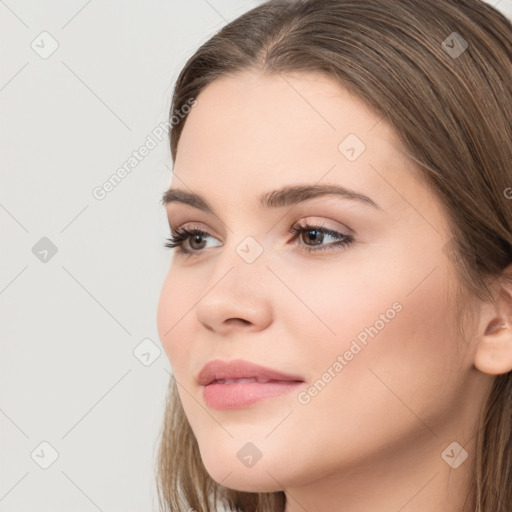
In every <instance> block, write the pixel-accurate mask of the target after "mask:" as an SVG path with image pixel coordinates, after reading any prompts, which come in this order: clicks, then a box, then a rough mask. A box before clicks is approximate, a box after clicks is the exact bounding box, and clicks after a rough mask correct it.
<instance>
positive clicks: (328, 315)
mask: <svg viewBox="0 0 512 512" xmlns="http://www.w3.org/2000/svg"><path fill="white" fill-rule="evenodd" d="M171 116H173V119H174V118H175V119H176V122H172V123H171V125H172V126H171V130H170V143H171V152H172V158H173V163H174V174H173V180H172V186H171V187H170V189H169V190H168V191H166V192H165V194H164V198H163V199H164V204H165V208H166V211H167V215H168V218H169V226H170V229H171V238H170V240H169V243H168V244H167V245H168V246H169V247H171V248H173V253H172V254H173V257H172V264H171V266H170V269H169V273H168V275H167V277H166V279H165V283H164V285H163V288H162V292H161V296H160V302H159V308H158V318H157V321H158V330H159V335H160V338H161V341H162V344H163V346H164V348H165V350H166V353H167V356H168V357H169V360H170V362H171V365H172V368H173V377H172V378H171V381H170V390H169V400H168V405H167V410H166V414H165V423H164V426H163V431H162V439H161V445H160V453H159V459H158V482H159V493H160V501H161V505H162V509H164V510H172V511H186V510H196V511H198V512H207V511H217V510H223V509H225V510H230V511H235V510H236V511H243V512H249V511H251V512H253V511H254V512H256V511H258V512H263V511H268V512H277V511H280V512H281V511H285V512H299V511H307V512H319V511H321V512H335V511H336V512H338V511H340V512H370V511H372V512H374V511H376V510H379V511H397V512H398V511H402V512H407V511H414V512H433V511H436V512H510V511H511V510H512V428H511V424H512V278H511V275H512V201H511V198H512V25H511V23H510V22H509V21H508V20H507V19H506V18H505V17H504V16H503V15H502V14H500V13H499V12H498V11H497V10H495V9H494V8H493V7H491V6H489V5H488V4H486V3H483V2H481V1H479V0H431V1H428V2H427V1H424V0H357V1H355V0H293V1H291V0H270V1H268V2H266V3H263V4H262V5H260V6H258V7H257V8H255V9H253V10H251V11H249V12H247V13H246V14H244V15H242V16H241V17H239V18H238V19H236V20H234V21H233V22H231V23H229V24H228V25H227V26H226V27H224V28H223V29H222V30H220V31H219V32H218V33H217V34H215V35H214V36H213V37H212V38H211V39H210V40H209V41H207V42H206V43H205V44H204V45H202V46H201V48H199V50H198V51H197V52H196V53H195V54H194V55H193V56H192V57H191V58H190V59H189V61H188V62H187V63H186V65H185V67H184V69H183V70H182V72H181V74H180V76H179V78H178V80H177V83H176V86H175V90H174V95H173V101H172V107H171ZM223 507H224V508H223Z"/></svg>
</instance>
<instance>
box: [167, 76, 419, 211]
mask: <svg viewBox="0 0 512 512" xmlns="http://www.w3.org/2000/svg"><path fill="white" fill-rule="evenodd" d="M196 99H197V102H198V103H197V105H196V107H194V108H193V109H192V110H191V112H190V113H189V115H188V117H187V120H186V123H185V126H184V128H183V132H182V134H181V138H180V142H179V145H178V151H177V156H176V162H175V172H176V174H177V175H178V176H179V177H180V178H181V179H183V181H184V183H185V184H186V185H187V186H188V187H191V188H193V189H196V190H200V191H201V192H202V193H203V194H206V195H208V196H210V197H215V196H216V195H218V196H219V197H218V199H220V198H221V197H222V196H225V195H226V194H229V193H233V194H247V193H248V192H250V193H251V195H252V196H256V195H259V194H258V191H261V192H263V191H266V190H269V189H275V188H279V187H281V186H283V185H286V184H288V183H297V182H304V183H317V182H319V181H321V180H322V179H325V180H327V181H329V182H331V183H332V182H336V183H339V184H340V185H343V186H346V187H350V188H353V189H356V190H361V189H362V190H364V191H365V192H367V193H368V194H370V195H371V194H374V195H375V196H376V197H379V198H381V203H383V204H386V203H389V201H391V200H392V199H393V198H392V195H393V193H395V194H396V192H393V191H392V187H391V188H390V186H389V184H388V185H386V184H385V181H386V179H388V178H389V179H391V182H393V181H394V182H395V183H396V184H400V185H401V186H402V187H408V186H409V188H410V186H412V185H413V183H408V182H410V181H411V180H413V179H414V176H413V172H414V171H413V169H412V167H413V166H412V163H411V162H410V161H409V159H408V158H406V156H405V154H404V153H403V151H402V145H401V142H400V140H399V138H398V137H397V135H396V133H395V132H394V130H393V129H392V128H391V127H390V125H389V124H388V123H387V122H386V121H385V120H384V119H382V118H381V116H380V115H379V114H377V113H375V112H373V111H372V110H371V109H370V108H369V107H367V106H366V104H365V103H364V102H363V101H362V100H360V99H359V98H358V97H357V96H355V95H353V94H351V93H350V92H349V91H348V90H346V89H344V88H343V87H341V86H340V84H338V83H337V82H335V81H334V80H333V79H331V78H329V77H326V76H324V75H321V74H315V73H309V74H304V73H301V74H293V75H291V74H286V75H262V74H259V73H255V72H244V73H239V74H237V75H234V76H226V77H222V78H220V79H217V80H215V81H214V82H213V83H211V84H210V85H209V86H207V87H206V88H205V89H204V90H203V91H201V93H200V94H199V96H198V97H197V98H196ZM347 141H348V142H347ZM354 142H355V144H356V150H357V152H358V153H360V155H359V156H358V157H357V158H356V159H355V160H350V159H348V158H347V156H346V153H345V151H346V149H347V143H348V144H349V145H350V144H352V145H353V144H354ZM179 185H180V184H179V183H178V186H179ZM416 185H418V184H417V183H416ZM180 188H181V187H180ZM244 191H245V192H244ZM395 199H396V198H395Z"/></svg>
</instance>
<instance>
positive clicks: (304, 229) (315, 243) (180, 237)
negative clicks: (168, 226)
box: [165, 224, 354, 254]
mask: <svg viewBox="0 0 512 512" xmlns="http://www.w3.org/2000/svg"><path fill="white" fill-rule="evenodd" d="M289 233H291V234H292V235H295V237H294V239H296V238H300V239H301V240H303V239H304V237H303V236H302V235H303V234H307V238H306V240H309V241H312V244H311V245H310V244H309V243H306V244H300V245H303V249H301V250H305V251H308V252H314V251H325V250H334V248H342V247H348V246H350V245H351V244H353V243H354V238H353V236H352V235H346V234H344V233H340V232H338V231H334V230H332V229H328V228H325V227H324V226H314V225H310V224H304V225H300V224H295V225H293V226H292V227H291V228H290V229H289ZM209 236H211V235H210V234H209V233H207V232H206V231H203V230H202V229H197V228H190V229H187V228H183V227H180V228H178V229H175V230H171V233H170V236H169V237H168V238H167V243H166V244H165V247H168V248H169V249H174V248H177V249H178V251H177V252H178V253H180V254H199V253H201V252H202V251H203V249H204V240H201V239H202V238H205V237H209ZM326 236H327V237H332V238H335V239H337V240H338V241H337V242H333V243H330V244H327V245H324V244H323V242H324V239H325V237H326ZM186 242H187V243H188V244H189V247H188V248H187V247H186ZM194 244H197V245H199V247H197V246H196V247H195V248H194ZM190 247H192V249H190Z"/></svg>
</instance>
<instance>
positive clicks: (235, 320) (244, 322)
mask: <svg viewBox="0 0 512 512" xmlns="http://www.w3.org/2000/svg"><path fill="white" fill-rule="evenodd" d="M226 323H227V324H235V325H236V324H237V323H241V324H242V325H250V324H251V322H249V321H248V320H244V319H243V318H228V319H227V320H226Z"/></svg>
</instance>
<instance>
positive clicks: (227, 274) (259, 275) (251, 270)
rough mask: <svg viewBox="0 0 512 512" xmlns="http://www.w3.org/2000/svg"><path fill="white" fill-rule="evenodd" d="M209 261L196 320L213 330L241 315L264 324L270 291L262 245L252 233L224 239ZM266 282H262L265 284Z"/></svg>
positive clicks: (269, 312)
mask: <svg viewBox="0 0 512 512" xmlns="http://www.w3.org/2000/svg"><path fill="white" fill-rule="evenodd" d="M214 260H215V261H214V262H212V273H211V275H210V280H209V282H208V285H207V286H206V290H205V294H204V295H203V297H202V299H201V300H200V301H199V302H198V304H197V308H196V315H197V319H198V321H199V322H201V323H202V324H203V325H205V326H206V327H207V328H209V329H212V330H219V331H220V330H221V329H223V328H227V326H228V325H229V324H230V319H234V318H236V319H241V320H244V321H245V322H247V323H250V324H252V325H253V328H260V329H261V328H264V326H266V325H268V323H269V322H270V321H271V318H272V291H271V287H270V286H269V285H270V282H269V276H270V277H271V272H270V271H269V270H268V268H267V262H268V259H267V258H266V252H265V250H264V248H263V245H262V244H261V243H260V242H258V241H257V240H256V239H255V238H254V237H252V236H250V235H249V236H245V237H243V238H242V239H241V241H240V239H239V240H238V241H236V240H235V239H234V238H233V237H232V241H231V242H229V243H226V244H225V245H224V247H223V248H222V249H221V254H219V255H218V256H217V257H216V258H214ZM264 283H265V284H264Z"/></svg>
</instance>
